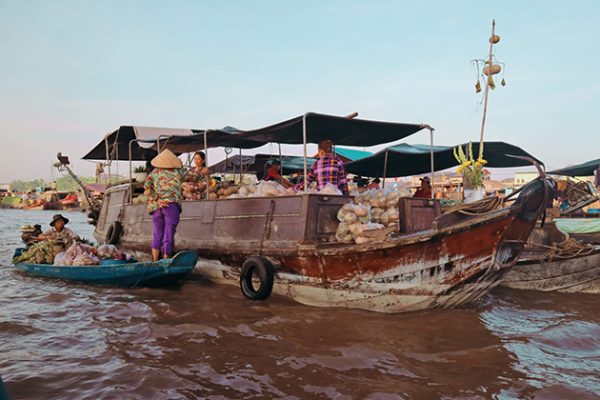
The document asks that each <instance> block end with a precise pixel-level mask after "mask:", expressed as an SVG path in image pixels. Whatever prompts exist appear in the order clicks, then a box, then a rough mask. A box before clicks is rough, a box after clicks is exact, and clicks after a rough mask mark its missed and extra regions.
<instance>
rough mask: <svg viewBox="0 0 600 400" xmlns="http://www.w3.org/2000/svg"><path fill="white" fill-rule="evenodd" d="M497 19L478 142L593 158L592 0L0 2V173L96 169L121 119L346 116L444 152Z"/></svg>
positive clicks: (246, 120)
mask: <svg viewBox="0 0 600 400" xmlns="http://www.w3.org/2000/svg"><path fill="white" fill-rule="evenodd" d="M492 19H495V20H496V30H497V33H498V34H499V35H500V36H501V41H500V43H499V44H498V45H497V46H496V50H495V53H496V58H497V59H498V60H499V61H501V62H504V63H506V64H505V71H504V72H505V75H504V77H505V79H506V82H507V85H506V86H505V87H498V88H497V89H496V90H494V91H493V92H492V93H491V95H490V98H489V110H488V118H487V123H486V132H485V139H486V140H501V141H506V142H510V143H513V144H515V145H518V146H521V147H523V148H524V149H525V150H527V151H529V152H530V153H531V154H533V155H534V156H536V157H538V158H539V159H541V160H542V161H544V162H545V163H546V165H547V167H548V168H558V167H563V166H566V165H568V164H575V163H580V162H584V161H587V160H590V159H594V158H599V157H600V134H599V132H598V128H597V125H596V122H597V119H598V115H599V111H598V107H599V106H600V78H599V77H598V73H597V71H596V70H595V68H596V66H598V65H599V64H600V62H599V61H600V53H599V52H598V48H600V24H598V21H600V2H598V1H572V2H565V1H526V2H524V1H502V2H493V3H490V2H476V1H426V0H424V1H419V2H415V1H400V0H393V1H383V0H381V1H364V0H362V1H353V0H344V1H335V0H328V1H323V0H314V1H312V0H303V1H299V0H297V1H291V0H287V1H283V0H273V1H268V0H256V1H241V0H240V1H200V0H196V1H177V0H175V1H168V2H167V1H135V0H127V1H111V0H107V1H91V0H89V1H60V0H56V1H33V0H31V1H30V0H28V1H20V0H14V1H8V0H0V55H1V58H0V60H1V61H0V143H1V145H0V148H1V149H2V150H1V152H2V153H1V157H0V182H10V181H12V180H14V179H25V180H29V179H34V178H44V179H50V178H51V177H52V176H54V177H56V176H58V173H57V172H53V171H52V169H51V164H52V163H53V162H54V157H55V155H56V153H57V152H59V151H60V152H62V153H63V154H67V155H69V156H70V158H71V160H72V161H73V166H74V169H75V172H77V173H79V174H81V175H87V176H91V175H93V173H94V164H93V163H90V162H88V161H82V160H80V158H81V157H82V156H83V155H84V154H85V153H87V152H88V151H89V150H90V149H91V148H92V147H94V146H95V145H96V144H97V143H98V142H99V141H100V140H101V139H102V138H103V136H104V135H105V134H106V133H107V132H110V131H114V130H115V129H116V128H118V127H119V126H120V125H141V126H158V127H172V128H195V129H206V128H221V127H224V126H228V125H229V126H234V127H237V128H240V129H254V128H259V127H263V126H267V125H271V124H274V123H277V122H280V121H283V120H286V119H289V118H292V117H295V116H298V115H302V114H304V113H305V112H308V111H314V112H320V113H327V114H335V115H346V114H350V113H352V112H354V111H356V112H358V113H359V118H365V119H374V120H386V121H397V122H407V123H427V124H429V125H431V126H433V127H434V128H435V129H436V130H435V142H436V144H442V145H454V144H457V143H462V142H467V141H471V140H472V141H477V140H478V139H479V130H480V125H481V115H482V106H481V100H482V96H481V94H477V93H475V89H474V86H475V82H476V71H475V69H474V68H473V65H472V63H471V60H473V59H475V58H484V57H486V54H487V52H488V47H489V43H488V38H489V36H490V31H491V22H492ZM428 140H429V138H428V133H427V132H426V131H423V132H421V133H417V134H415V135H413V136H411V137H409V138H407V139H405V140H404V141H406V142H408V143H427V142H428ZM376 149H378V148H376ZM367 150H369V149H367ZM257 151H260V152H276V151H277V148H276V146H273V145H267V146H266V147H265V148H262V149H259V150H257ZM284 152H287V153H297V154H300V153H301V149H298V148H297V147H293V148H292V146H289V147H284ZM244 154H250V152H245V153H244ZM223 157H224V153H223V150H222V149H215V150H211V152H209V164H212V163H213V162H217V161H218V160H220V159H222V158H223ZM121 168H122V171H123V170H125V169H126V166H125V165H123V166H122V167H121Z"/></svg>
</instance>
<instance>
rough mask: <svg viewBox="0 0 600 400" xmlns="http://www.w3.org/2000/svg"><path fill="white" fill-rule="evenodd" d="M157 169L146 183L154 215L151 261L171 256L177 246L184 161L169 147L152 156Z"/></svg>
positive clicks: (145, 188) (149, 205)
mask: <svg viewBox="0 0 600 400" xmlns="http://www.w3.org/2000/svg"><path fill="white" fill-rule="evenodd" d="M152 166H153V167H154V169H153V170H152V172H151V173H150V174H149V175H148V177H147V178H146V182H145V183H144V195H145V196H146V197H147V198H148V206H147V207H148V212H149V213H150V215H152V224H153V226H154V236H153V240H152V245H151V247H152V261H158V259H159V258H160V253H161V250H162V255H163V258H169V257H170V256H171V255H172V254H173V251H174V249H175V229H176V228H177V224H179V214H180V213H181V205H180V204H179V203H180V201H181V175H180V169H181V167H182V166H183V164H182V162H181V160H180V159H179V158H177V156H176V155H175V154H173V152H172V151H171V150H169V149H165V150H163V151H162V152H161V153H160V154H159V155H158V156H156V157H154V159H152Z"/></svg>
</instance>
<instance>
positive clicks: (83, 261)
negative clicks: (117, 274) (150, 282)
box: [13, 240, 131, 266]
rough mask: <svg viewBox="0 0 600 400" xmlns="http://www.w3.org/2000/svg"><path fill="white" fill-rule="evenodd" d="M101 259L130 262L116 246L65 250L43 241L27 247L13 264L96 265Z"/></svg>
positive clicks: (56, 243) (77, 246)
mask: <svg viewBox="0 0 600 400" xmlns="http://www.w3.org/2000/svg"><path fill="white" fill-rule="evenodd" d="M101 259H114V260H130V259H131V257H130V256H128V255H126V254H124V253H122V252H120V251H119V250H118V249H117V247H116V246H114V245H111V244H103V245H100V246H98V247H94V246H91V245H89V244H85V243H73V244H72V245H70V246H69V247H68V248H66V250H65V244H64V242H61V241H57V240H45V241H43V242H40V243H36V244H34V245H32V246H31V247H29V248H28V249H27V250H26V251H25V252H23V254H21V255H20V256H19V257H15V258H14V259H13V263H15V264H18V263H27V264H54V265H61V266H69V265H72V266H79V265H98V264H100V260H101Z"/></svg>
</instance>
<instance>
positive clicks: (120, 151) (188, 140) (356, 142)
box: [83, 113, 427, 160]
mask: <svg viewBox="0 0 600 400" xmlns="http://www.w3.org/2000/svg"><path fill="white" fill-rule="evenodd" d="M304 126H306V143H319V142H320V141H322V140H327V139H330V140H332V141H333V142H334V143H335V144H336V145H346V146H360V147H366V146H374V145H378V144H384V143H389V142H393V141H396V140H400V139H402V138H405V137H407V136H410V135H412V134H413V133H416V132H418V131H420V130H421V129H423V128H426V127H427V125H423V124H402V123H395V122H384V121H371V120H364V119H357V118H354V119H350V118H347V117H339V116H333V115H325V114H317V113H307V114H305V115H302V116H299V117H296V118H292V119H290V120H287V121H284V122H280V123H278V124H275V125H271V126H268V127H265V128H260V129H255V130H240V129H236V128H231V127H227V128H223V129H216V130H214V129H210V130H206V131H204V130H196V129H166V128H143V127H134V126H122V127H120V128H119V129H117V130H116V131H115V132H112V133H111V134H109V135H107V136H106V138H105V139H104V140H102V141H101V142H100V143H99V144H98V145H96V147H94V148H93V149H92V150H91V151H90V152H89V153H88V154H86V155H85V156H84V157H83V159H85V160H101V159H106V155H107V150H106V146H107V145H108V146H109V153H110V154H109V155H110V159H112V160H129V142H130V141H131V140H134V139H135V140H138V141H139V142H140V144H139V145H138V144H137V143H133V144H132V154H131V159H132V160H144V151H143V150H144V148H153V149H156V141H157V140H158V139H159V137H164V139H163V140H160V146H161V148H162V147H163V146H166V147H167V148H169V149H171V150H172V151H174V152H175V153H188V152H193V151H198V150H202V149H204V148H205V145H206V147H207V148H211V147H234V148H242V149H251V148H256V147H260V146H263V145H264V144H266V143H285V144H303V143H304V135H303V133H304Z"/></svg>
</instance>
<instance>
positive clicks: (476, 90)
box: [475, 81, 481, 93]
mask: <svg viewBox="0 0 600 400" xmlns="http://www.w3.org/2000/svg"><path fill="white" fill-rule="evenodd" d="M479 92H481V83H479V81H477V83H476V84H475V93H479Z"/></svg>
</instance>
